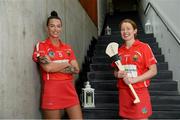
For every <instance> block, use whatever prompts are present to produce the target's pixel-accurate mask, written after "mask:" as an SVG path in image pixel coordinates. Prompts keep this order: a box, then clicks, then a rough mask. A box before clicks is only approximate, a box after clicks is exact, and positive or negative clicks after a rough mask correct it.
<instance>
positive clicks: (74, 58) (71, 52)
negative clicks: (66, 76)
mask: <svg viewBox="0 0 180 120" xmlns="http://www.w3.org/2000/svg"><path fill="white" fill-rule="evenodd" d="M68 47H69V50H70V51H69V52H70V53H69V54H70V55H69V59H70V61H72V60H76V56H75V54H74V51H73V49H72V48H71V46H68Z"/></svg>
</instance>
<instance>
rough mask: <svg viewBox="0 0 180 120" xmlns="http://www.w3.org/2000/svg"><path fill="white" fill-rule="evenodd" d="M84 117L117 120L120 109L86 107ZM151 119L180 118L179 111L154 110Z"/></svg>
mask: <svg viewBox="0 0 180 120" xmlns="http://www.w3.org/2000/svg"><path fill="white" fill-rule="evenodd" d="M83 113H84V119H111V120H113V119H114V120H117V119H120V117H119V115H118V111H116V110H97V109H84V110H83ZM151 119H153V120H154V119H158V120H161V119H162V120H164V119H166V120H167V119H170V120H172V119H180V112H179V111H163V110H162V111H153V114H152V116H151V117H150V120H151Z"/></svg>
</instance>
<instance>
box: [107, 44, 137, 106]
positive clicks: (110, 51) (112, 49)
mask: <svg viewBox="0 0 180 120" xmlns="http://www.w3.org/2000/svg"><path fill="white" fill-rule="evenodd" d="M118 47H119V44H118V43H116V42H111V43H109V44H108V46H107V47H106V54H107V55H108V56H109V57H110V58H111V59H112V60H113V61H115V64H116V65H117V67H118V69H119V70H121V71H124V70H125V69H124V66H123V65H122V64H121V61H120V58H119V56H118ZM128 86H129V88H130V89H131V92H132V93H133V95H134V97H135V100H134V104H136V103H139V102H140V99H139V97H138V96H137V94H136V92H135V90H134V88H133V86H132V85H131V84H128Z"/></svg>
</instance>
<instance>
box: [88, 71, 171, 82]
mask: <svg viewBox="0 0 180 120" xmlns="http://www.w3.org/2000/svg"><path fill="white" fill-rule="evenodd" d="M153 78H156V79H172V71H167V70H165V71H163V70H161V71H158V73H157V75H156V76H154V77H153ZM91 79H102V80H113V79H115V77H114V75H113V73H112V72H104V71H96V72H88V80H91Z"/></svg>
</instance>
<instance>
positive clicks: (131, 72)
mask: <svg viewBox="0 0 180 120" xmlns="http://www.w3.org/2000/svg"><path fill="white" fill-rule="evenodd" d="M123 66H124V68H125V71H126V72H127V75H128V77H137V76H138V74H137V66H136V65H132V64H128V65H123Z"/></svg>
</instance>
